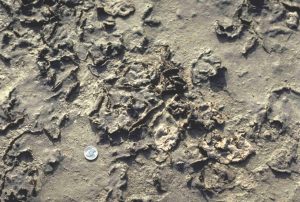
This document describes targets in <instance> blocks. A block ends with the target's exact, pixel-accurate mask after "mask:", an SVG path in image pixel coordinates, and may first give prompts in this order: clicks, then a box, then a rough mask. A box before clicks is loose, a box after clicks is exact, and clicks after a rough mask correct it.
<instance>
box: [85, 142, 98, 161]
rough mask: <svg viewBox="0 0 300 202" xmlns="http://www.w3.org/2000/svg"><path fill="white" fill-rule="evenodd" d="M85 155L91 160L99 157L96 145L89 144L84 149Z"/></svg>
mask: <svg viewBox="0 0 300 202" xmlns="http://www.w3.org/2000/svg"><path fill="white" fill-rule="evenodd" d="M84 157H85V158H86V159H87V160H89V161H93V160H95V159H96V158H97V157H98V151H97V149H96V147H94V146H87V147H86V148H85V149H84Z"/></svg>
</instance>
